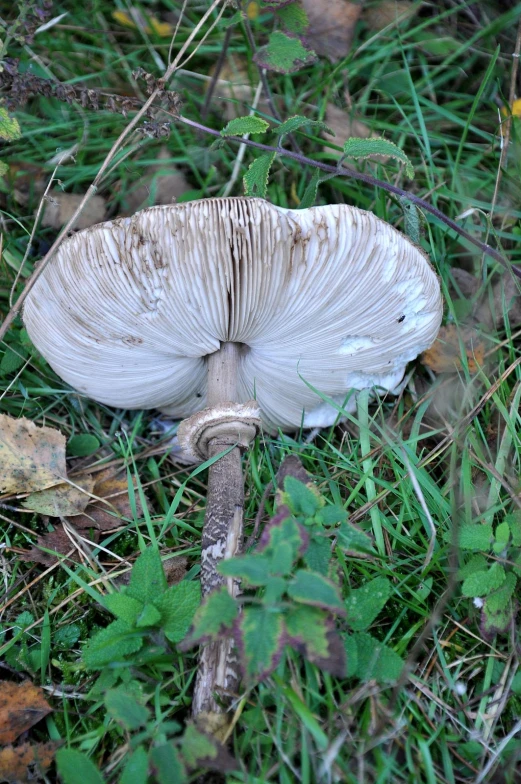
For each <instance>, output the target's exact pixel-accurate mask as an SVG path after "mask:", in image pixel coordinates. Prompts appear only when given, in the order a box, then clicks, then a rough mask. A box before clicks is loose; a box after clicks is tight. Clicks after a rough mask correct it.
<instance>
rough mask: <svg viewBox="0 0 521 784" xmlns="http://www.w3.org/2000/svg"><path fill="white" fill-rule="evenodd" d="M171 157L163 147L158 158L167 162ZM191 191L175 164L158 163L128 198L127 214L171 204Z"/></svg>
mask: <svg viewBox="0 0 521 784" xmlns="http://www.w3.org/2000/svg"><path fill="white" fill-rule="evenodd" d="M170 157H171V153H170V152H169V150H168V148H167V147H162V148H161V149H160V151H159V154H158V156H157V160H158V161H166V160H168V159H169V158H170ZM190 189H191V185H190V184H189V183H188V182H187V180H186V178H185V176H184V174H183V173H182V172H181V171H179V169H177V168H176V167H175V166H174V165H173V164H171V163H169V164H167V163H158V164H157V165H155V166H150V167H149V169H148V171H147V173H146V175H145V176H144V177H141V178H140V179H139V180H138V181H137V183H136V186H135V187H134V188H133V189H132V190H131V191H130V192H129V193H128V195H127V198H126V200H125V201H126V205H127V209H126V214H127V215H133V214H134V213H135V212H136V211H137V210H138V209H142V208H143V207H151V206H153V205H155V204H171V203H172V202H175V201H176V199H178V198H179V197H180V196H182V195H183V193H186V192H187V191H189V190H190Z"/></svg>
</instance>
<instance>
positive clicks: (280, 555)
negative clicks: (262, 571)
mask: <svg viewBox="0 0 521 784" xmlns="http://www.w3.org/2000/svg"><path fill="white" fill-rule="evenodd" d="M294 559H295V548H294V547H293V545H292V543H291V542H280V544H279V546H278V547H276V548H274V552H273V554H272V556H271V558H270V559H269V562H270V572H271V574H277V575H286V574H289V573H290V572H291V569H292V566H293V561H294Z"/></svg>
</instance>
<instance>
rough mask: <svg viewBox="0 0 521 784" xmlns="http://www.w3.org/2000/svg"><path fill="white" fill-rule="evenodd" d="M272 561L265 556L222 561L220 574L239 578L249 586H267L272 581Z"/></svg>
mask: <svg viewBox="0 0 521 784" xmlns="http://www.w3.org/2000/svg"><path fill="white" fill-rule="evenodd" d="M270 565H271V562H270V559H269V558H268V557H267V556H265V555H240V556H238V557H236V558H230V560H228V561H222V562H221V563H220V564H219V567H218V570H217V571H218V572H220V574H223V575H225V576H226V577H238V578H241V579H242V580H245V581H246V582H247V583H248V584H249V585H254V586H258V585H267V583H268V582H269V579H270Z"/></svg>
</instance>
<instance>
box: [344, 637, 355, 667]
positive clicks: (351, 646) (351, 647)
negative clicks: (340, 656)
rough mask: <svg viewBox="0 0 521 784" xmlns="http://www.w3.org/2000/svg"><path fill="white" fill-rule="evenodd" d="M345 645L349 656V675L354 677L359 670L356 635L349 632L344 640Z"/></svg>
mask: <svg viewBox="0 0 521 784" xmlns="http://www.w3.org/2000/svg"><path fill="white" fill-rule="evenodd" d="M344 647H345V652H346V657H347V677H348V678H354V677H356V673H357V672H358V647H357V644H356V637H355V636H354V635H352V634H347V635H346V637H345V640H344Z"/></svg>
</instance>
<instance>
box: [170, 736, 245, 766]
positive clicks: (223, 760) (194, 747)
mask: <svg viewBox="0 0 521 784" xmlns="http://www.w3.org/2000/svg"><path fill="white" fill-rule="evenodd" d="M180 751H181V755H182V757H183V759H184V761H185V763H186V765H187V767H188V768H190V769H193V768H197V767H205V768H210V769H211V770H219V771H221V772H223V773H225V772H227V771H231V770H236V769H237V763H236V762H235V760H234V759H233V757H232V756H231V754H230V753H229V751H228V750H227V749H226V748H225V747H224V746H223V745H222V744H221V743H219V741H218V740H217V739H216V738H214V737H212V736H210V735H207V734H206V733H204V732H201V731H200V730H199V729H198V728H197V727H196V726H195V725H194V724H189V725H188V726H187V728H186V730H185V732H184V735H183V738H182V740H181V749H180Z"/></svg>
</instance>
